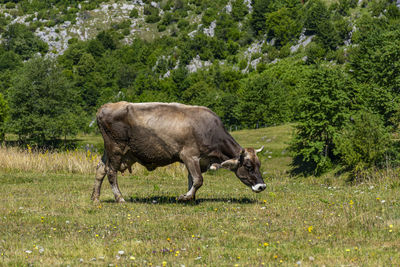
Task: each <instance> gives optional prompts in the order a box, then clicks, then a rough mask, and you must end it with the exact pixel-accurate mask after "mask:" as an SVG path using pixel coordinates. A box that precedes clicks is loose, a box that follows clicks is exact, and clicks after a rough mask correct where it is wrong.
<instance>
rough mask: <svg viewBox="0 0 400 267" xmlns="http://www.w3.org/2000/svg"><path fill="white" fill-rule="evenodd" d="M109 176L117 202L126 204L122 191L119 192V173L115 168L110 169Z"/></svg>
mask: <svg viewBox="0 0 400 267" xmlns="http://www.w3.org/2000/svg"><path fill="white" fill-rule="evenodd" d="M107 176H108V181H109V182H110V184H111V190H112V191H113V193H114V197H115V201H117V202H118V203H123V202H125V200H124V198H123V197H122V194H121V191H120V190H119V187H118V181H117V171H116V170H114V169H113V168H109V170H108V172H107Z"/></svg>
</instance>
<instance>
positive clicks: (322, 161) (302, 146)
mask: <svg viewBox="0 0 400 267" xmlns="http://www.w3.org/2000/svg"><path fill="white" fill-rule="evenodd" d="M299 86H300V87H302V89H301V90H304V92H305V95H304V97H303V98H302V99H301V100H300V104H299V113H300V114H299V119H298V124H297V125H296V134H295V137H294V139H293V142H292V144H291V150H292V151H293V152H294V159H293V166H294V168H295V169H294V171H296V172H297V171H299V172H303V173H314V174H316V175H319V174H321V173H323V172H324V171H326V170H327V169H329V168H330V167H331V166H332V162H334V161H336V160H337V158H335V154H334V151H335V143H334V138H335V136H336V135H337V134H339V133H340V132H341V131H342V129H343V127H344V125H345V123H346V122H347V121H348V120H349V118H350V114H351V110H352V109H353V108H354V107H353V102H352V101H353V99H356V97H355V96H354V95H355V90H354V89H353V88H354V82H353V80H352V79H351V77H349V76H348V75H347V74H346V73H344V72H343V70H342V69H340V68H339V67H333V66H317V68H316V69H315V70H314V71H313V72H312V74H311V75H310V77H309V78H308V79H307V80H305V81H304V82H302V83H301V84H300V85H299Z"/></svg>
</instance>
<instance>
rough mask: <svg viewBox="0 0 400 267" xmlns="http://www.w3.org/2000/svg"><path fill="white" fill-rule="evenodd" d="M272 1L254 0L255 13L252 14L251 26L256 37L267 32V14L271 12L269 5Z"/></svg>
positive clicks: (252, 2)
mask: <svg viewBox="0 0 400 267" xmlns="http://www.w3.org/2000/svg"><path fill="white" fill-rule="evenodd" d="M270 2H271V0H252V1H251V4H252V6H253V13H252V14H251V19H250V24H251V27H252V28H253V30H254V32H255V33H256V35H260V34H262V33H263V32H264V31H265V28H266V25H265V19H266V14H267V12H269V11H270V10H269V9H268V8H269V4H270Z"/></svg>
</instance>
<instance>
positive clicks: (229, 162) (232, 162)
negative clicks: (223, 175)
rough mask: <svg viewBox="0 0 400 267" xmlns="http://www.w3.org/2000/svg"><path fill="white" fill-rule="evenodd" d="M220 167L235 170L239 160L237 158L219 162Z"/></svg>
mask: <svg viewBox="0 0 400 267" xmlns="http://www.w3.org/2000/svg"><path fill="white" fill-rule="evenodd" d="M221 166H222V168H224V169H228V170H231V171H234V170H236V169H237V168H238V167H239V160H237V159H228V160H226V161H224V162H222V163H221Z"/></svg>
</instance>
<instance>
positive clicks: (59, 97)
mask: <svg viewBox="0 0 400 267" xmlns="http://www.w3.org/2000/svg"><path fill="white" fill-rule="evenodd" d="M77 102H78V95H77V94H76V92H74V91H73V89H72V86H71V85H70V84H69V82H68V80H67V79H66V78H65V76H64V75H63V73H62V71H61V69H60V68H59V67H58V66H57V65H56V64H55V62H54V61H53V60H51V59H44V58H42V57H35V58H33V59H31V60H29V61H28V62H26V63H25V65H24V66H23V67H22V68H21V70H20V71H19V72H18V73H17V74H16V76H15V77H14V78H13V81H12V87H11V88H10V90H9V105H10V122H9V126H10V127H9V129H10V131H11V132H13V133H15V134H17V135H18V136H19V139H20V140H23V141H24V140H27V139H32V140H33V141H35V142H36V143H38V144H45V143H46V141H47V140H50V139H56V138H59V137H66V136H67V135H74V134H76V132H77V130H78V127H79V125H81V124H82V121H83V120H82V114H81V112H80V111H81V110H80V108H79V106H78V105H77V104H76V103H77Z"/></svg>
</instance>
